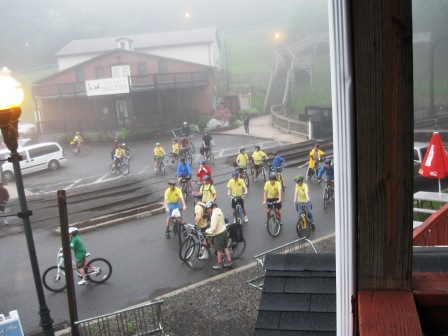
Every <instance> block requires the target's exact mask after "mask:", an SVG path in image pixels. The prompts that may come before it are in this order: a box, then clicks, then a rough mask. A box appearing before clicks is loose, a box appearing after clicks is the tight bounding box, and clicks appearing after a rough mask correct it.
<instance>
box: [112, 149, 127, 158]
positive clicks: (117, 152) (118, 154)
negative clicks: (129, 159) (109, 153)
mask: <svg viewBox="0 0 448 336" xmlns="http://www.w3.org/2000/svg"><path fill="white" fill-rule="evenodd" d="M125 154H126V152H125V150H124V149H123V148H117V149H116V150H115V156H116V157H117V158H119V159H121V158H122V157H123V155H125Z"/></svg>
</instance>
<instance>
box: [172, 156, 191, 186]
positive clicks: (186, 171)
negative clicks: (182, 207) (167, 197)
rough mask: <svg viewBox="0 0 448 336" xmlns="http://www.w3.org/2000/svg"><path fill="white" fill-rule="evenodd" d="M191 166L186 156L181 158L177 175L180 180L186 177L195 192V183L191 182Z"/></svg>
mask: <svg viewBox="0 0 448 336" xmlns="http://www.w3.org/2000/svg"><path fill="white" fill-rule="evenodd" d="M191 175H192V174H191V168H190V165H189V164H188V162H187V161H186V160H185V158H181V159H180V160H179V164H178V165H177V171H176V177H177V178H178V182H179V183H180V180H181V179H182V178H184V179H185V180H187V182H188V186H189V187H190V191H191V192H193V184H192V183H191Z"/></svg>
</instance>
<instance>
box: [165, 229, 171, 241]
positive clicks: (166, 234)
mask: <svg viewBox="0 0 448 336" xmlns="http://www.w3.org/2000/svg"><path fill="white" fill-rule="evenodd" d="M165 237H166V239H170V233H169V232H168V231H167V232H166V233H165Z"/></svg>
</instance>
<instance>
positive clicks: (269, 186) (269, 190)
mask: <svg viewBox="0 0 448 336" xmlns="http://www.w3.org/2000/svg"><path fill="white" fill-rule="evenodd" d="M267 203H274V204H267ZM263 204H267V206H268V211H267V212H266V217H267V218H269V214H270V212H271V208H272V206H274V209H275V211H276V213H277V217H278V221H279V223H280V225H282V217H281V214H280V209H281V208H282V186H281V184H280V182H278V181H277V175H276V174H275V173H271V174H269V181H268V182H266V183H265V184H264V193H263Z"/></svg>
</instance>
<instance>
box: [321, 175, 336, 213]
mask: <svg viewBox="0 0 448 336" xmlns="http://www.w3.org/2000/svg"><path fill="white" fill-rule="evenodd" d="M318 182H319V183H320V180H319V181H318ZM333 185H334V183H333V180H329V179H326V180H325V188H324V194H323V200H324V209H326V208H327V204H328V202H329V201H330V197H331V199H332V200H334V189H333Z"/></svg>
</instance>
